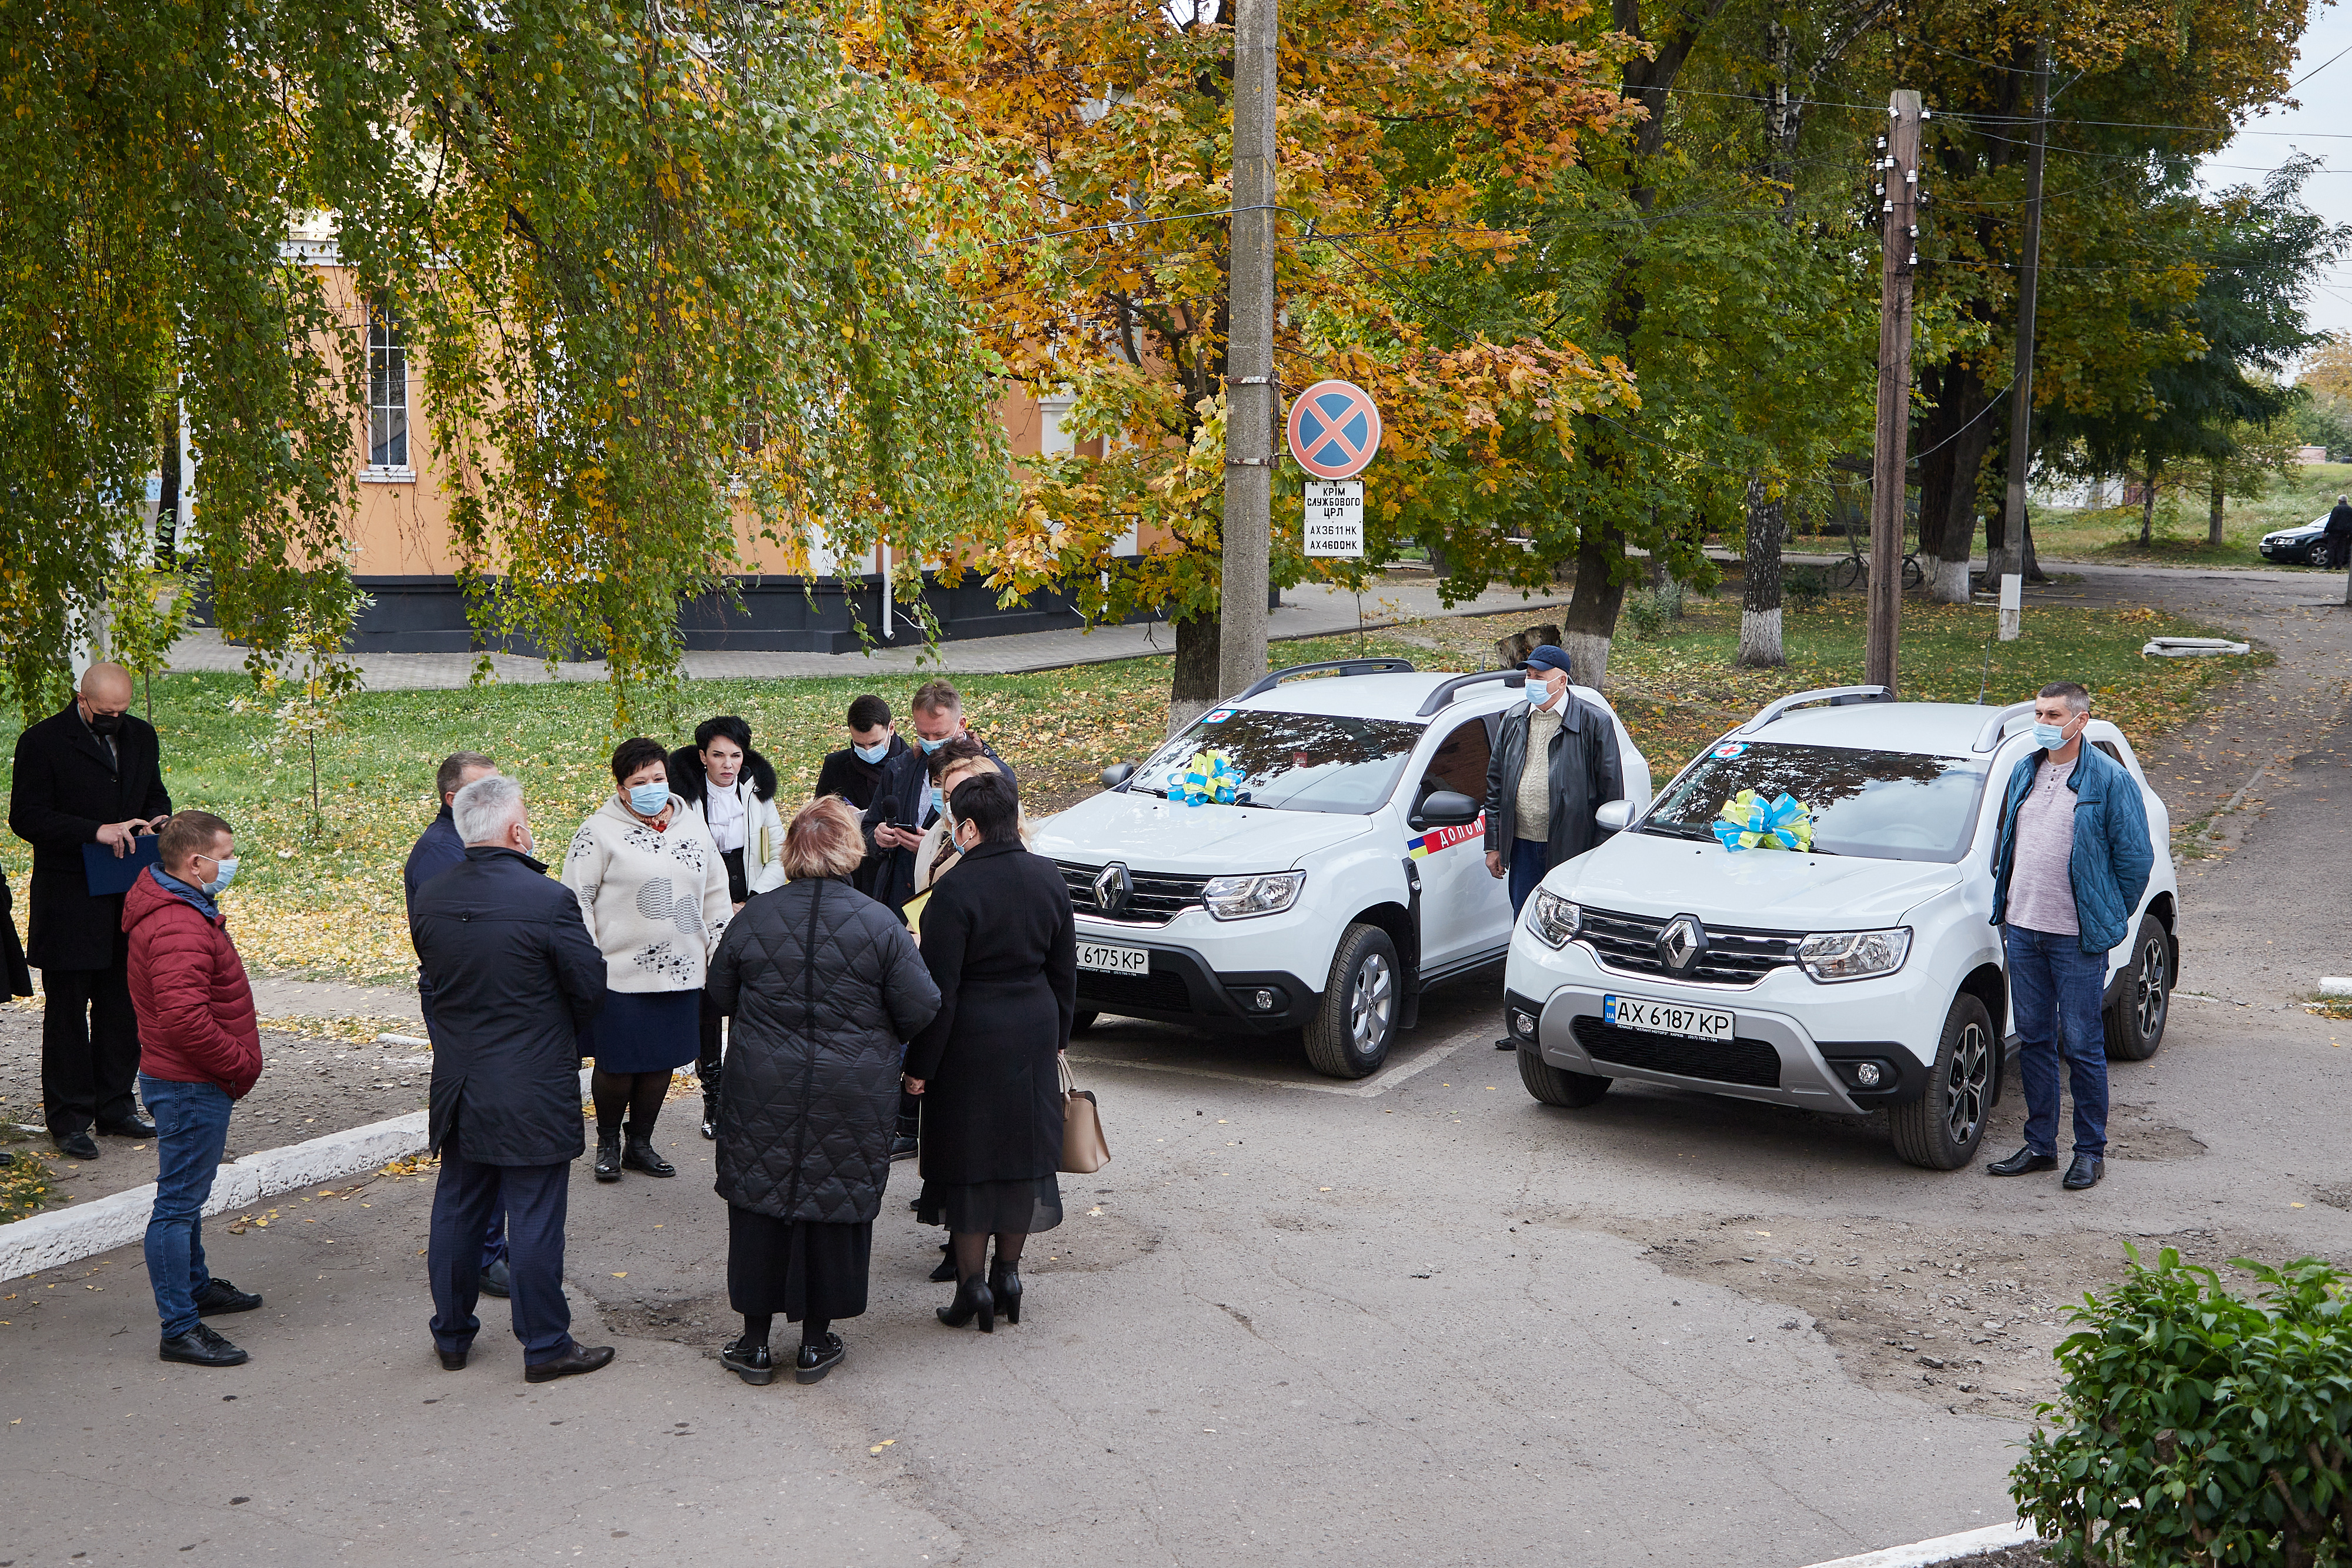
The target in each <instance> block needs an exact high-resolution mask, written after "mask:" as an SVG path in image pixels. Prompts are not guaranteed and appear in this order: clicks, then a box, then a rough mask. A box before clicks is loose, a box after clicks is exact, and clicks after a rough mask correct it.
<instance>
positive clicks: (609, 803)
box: [563, 795, 734, 993]
mask: <svg viewBox="0 0 2352 1568" xmlns="http://www.w3.org/2000/svg"><path fill="white" fill-rule="evenodd" d="M670 805H671V812H670V823H669V827H668V829H667V831H662V832H656V831H654V830H653V829H651V828H648V827H646V825H645V824H644V823H643V822H640V821H637V820H636V818H635V817H633V816H631V815H630V814H629V811H628V809H627V808H626V807H625V806H623V805H622V804H621V802H620V799H619V798H618V797H617V796H615V797H613V798H611V799H608V800H605V802H604V805H603V806H602V807H600V808H598V810H597V811H596V814H595V815H594V816H593V817H590V818H589V819H588V820H587V821H584V822H583V823H581V824H580V831H578V832H576V833H574V834H572V848H571V849H570V850H568V851H566V852H565V853H564V856H563V885H564V886H566V887H568V888H570V889H571V890H572V893H573V894H574V895H575V896H577V897H578V898H579V900H580V917H581V918H582V919H583V920H585V921H586V922H587V923H588V935H589V936H591V937H593V939H594V940H595V943H596V946H598V947H599V948H600V949H602V950H603V952H604V983H605V984H606V985H608V986H610V987H611V988H613V989H614V990H616V991H633V992H638V993H651V992H657V991H695V990H700V989H701V988H702V977H703V970H704V966H705V964H706V963H707V962H708V960H709V956H710V953H711V950H712V949H713V948H715V947H717V946H719V933H720V932H722V931H724V930H726V929H727V922H728V920H729V919H730V917H731V916H732V915H733V914H734V904H733V903H732V901H730V899H729V898H728V896H727V864H726V862H724V861H721V860H720V859H719V846H718V845H717V844H714V843H712V842H711V841H710V830H709V827H707V826H706V825H704V823H703V821H702V817H701V814H700V813H698V812H697V811H694V810H689V809H688V807H687V805H686V803H685V802H684V801H682V800H678V799H677V797H676V796H674V795H673V796H672V797H670Z"/></svg>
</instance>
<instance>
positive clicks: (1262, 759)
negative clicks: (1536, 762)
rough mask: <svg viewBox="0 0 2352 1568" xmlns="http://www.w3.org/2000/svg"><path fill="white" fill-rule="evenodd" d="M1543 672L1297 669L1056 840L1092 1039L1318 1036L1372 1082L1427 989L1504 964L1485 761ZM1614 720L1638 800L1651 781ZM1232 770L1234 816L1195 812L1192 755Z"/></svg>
mask: <svg viewBox="0 0 2352 1568" xmlns="http://www.w3.org/2000/svg"><path fill="white" fill-rule="evenodd" d="M1526 679H1527V677H1526V676H1525V674H1522V673H1521V672H1519V671H1516V670H1493V671H1487V672H1486V673H1483V674H1446V673H1442V672H1430V671H1417V670H1415V669H1414V668H1413V667H1412V664H1408V663H1407V662H1405V661H1404V660H1402V659H1347V660H1337V661H1333V662H1331V663H1328V664H1302V665H1299V666H1297V667H1296V668H1294V669H1287V670H1279V671H1276V673H1275V674H1270V675H1268V676H1267V677H1266V678H1265V679H1264V680H1262V681H1260V682H1258V683H1257V685H1254V686H1252V687H1251V688H1250V689H1249V690H1247V691H1245V692H1244V693H1243V694H1242V695H1239V696H1237V697H1235V698H1234V699H1232V700H1231V701H1229V702H1225V703H1222V704H1220V705H1218V706H1216V707H1215V708H1213V709H1212V710H1211V711H1210V712H1208V713H1207V714H1204V715H1203V716H1202V717H1201V718H1199V719H1198V720H1196V721H1195V722H1194V723H1192V725H1190V726H1188V727H1186V728H1184V729H1183V730H1181V731H1180V732H1179V733H1178V734H1177V735H1175V736H1174V737H1171V739H1170V740H1169V741H1168V742H1167V743H1166V744H1165V745H1163V746H1162V747H1160V749H1159V750H1158V751H1156V752H1154V753H1153V754H1152V756H1151V757H1150V758H1149V759H1148V760H1146V761H1145V762H1144V763H1143V765H1142V766H1141V767H1140V768H1124V767H1120V768H1109V769H1107V770H1106V771H1105V773H1104V776H1103V778H1104V782H1105V783H1106V784H1107V785H1108V786H1109V788H1108V789H1105V790H1104V791H1103V793H1101V794H1099V795H1096V796H1094V797H1092V798H1091V799H1088V800H1083V801H1081V802H1079V803H1078V804H1077V805H1076V806H1073V807H1071V808H1070V809H1069V810H1066V811H1063V812H1061V813H1060V814H1058V815H1056V816H1055V817H1052V818H1050V819H1048V820H1046V821H1044V822H1042V823H1040V824H1039V825H1038V829H1037V832H1036V836H1035V840H1034V843H1033V845H1032V847H1033V848H1034V850H1035V851H1036V852H1038V853H1039V854H1042V855H1045V856H1047V857H1049V858H1051V859H1052V860H1053V861H1054V862H1055V863H1056V864H1057V865H1059V866H1060V867H1061V870H1062V874H1063V876H1064V878H1065V879H1066V880H1067V882H1068V883H1069V888H1070V903H1071V904H1072V905H1073V906H1074V908H1075V909H1076V915H1077V935H1078V1009H1079V1013H1078V1023H1079V1026H1080V1027H1081V1028H1084V1027H1087V1026H1090V1025H1091V1024H1092V1023H1093V1021H1094V1019H1095V1018H1096V1016H1097V1014H1100V1013H1116V1014H1119V1015H1121V1016H1124V1017H1130V1018H1141V1019H1160V1020H1163V1021H1167V1022H1172V1023H1188V1024H1194V1025H1198V1026H1201V1027H1202V1028H1207V1029H1215V1030H1242V1031H1246V1032H1252V1033H1258V1034H1269V1035H1272V1034H1284V1033H1287V1032H1288V1031H1290V1030H1303V1031H1304V1034H1305V1039H1306V1047H1307V1060H1308V1061H1311V1062H1312V1063H1313V1064H1314V1065H1315V1067H1316V1068H1317V1069H1318V1071H1323V1072H1326V1073H1329V1074H1331V1075H1332V1076H1334V1077H1339V1078H1361V1077H1363V1076H1365V1075H1366V1074H1368V1073H1370V1072H1373V1071H1377V1070H1378V1069H1379V1067H1380V1065H1381V1062H1382V1061H1385V1060H1386V1059H1387V1056H1388V1053H1389V1047H1390V1045H1391V1043H1392V1042H1393V1041H1394V1040H1395V1037H1396V1031H1397V1030H1400V1029H1410V1028H1412V1025H1413V1022H1414V1019H1415V1016H1416V1012H1417V1009H1418V1007H1419V1002H1420V997H1421V993H1422V991H1423V988H1426V987H1428V986H1430V985H1433V984H1434V983H1436V982H1437V981H1439V980H1442V979H1444V978H1446V977H1450V976H1454V975H1460V974H1463V973H1465V972H1466V971H1469V970H1472V969H1475V968H1477V967H1480V966H1482V965H1487V964H1492V963H1494V962H1495V961H1496V960H1497V959H1499V958H1501V957H1502V956H1504V954H1505V953H1506V952H1507V950H1508V948H1509V946H1510V941H1511V906H1510V899H1509V895H1508V894H1507V890H1506V888H1505V886H1504V884H1503V883H1502V882H1501V881H1499V880H1497V879H1496V877H1494V876H1493V875H1491V874H1490V873H1488V872H1487V870H1486V841H1485V840H1486V822H1485V797H1486V763H1487V759H1488V758H1489V757H1490V755H1491V754H1492V752H1493V749H1494V745H1495V737H1496V733H1497V731H1498V729H1499V727H1500V722H1501V716H1502V714H1503V711H1504V710H1505V709H1506V708H1507V707H1509V706H1510V705H1511V704H1513V703H1515V702H1517V701H1518V700H1519V699H1520V698H1521V697H1522V696H1523V695H1525V686H1526ZM1571 689H1573V690H1574V691H1575V692H1576V694H1577V695H1579V696H1580V697H1582V698H1583V699H1584V700H1585V701H1587V702H1589V703H1591V704H1593V705H1594V706H1597V707H1599V708H1600V709H1601V711H1602V712H1604V713H1608V714H1609V715H1610V720H1611V722H1612V724H1613V725H1615V727H1616V731H1617V745H1618V749H1619V751H1620V752H1621V754H1622V762H1623V770H1624V778H1625V789H1626V794H1627V797H1628V801H1629V803H1630V805H1631V806H1632V807H1633V809H1635V810H1639V809H1640V808H1643V807H1646V806H1647V805H1648V804H1649V801H1650V768H1649V764H1648V763H1647V762H1646V761H1644V760H1643V757H1642V753H1641V751H1640V750H1639V749H1638V748H1637V747H1635V746H1634V745H1633V737H1631V736H1630V735H1628V734H1626V733H1625V727H1624V725H1623V724H1622V723H1620V722H1618V720H1617V718H1616V715H1615V714H1614V712H1612V710H1611V709H1610V708H1609V706H1608V705H1607V704H1606V703H1604V702H1602V701H1601V696H1600V694H1599V693H1597V692H1594V691H1592V690H1591V689H1589V688H1587V687H1583V686H1577V687H1573V688H1571ZM1206 751H1222V752H1223V753H1225V754H1226V755H1227V756H1228V757H1229V758H1231V759H1232V761H1233V766H1234V775H1233V777H1232V780H1231V783H1232V793H1233V795H1234V800H1233V803H1231V804H1229V805H1220V804H1206V805H1188V804H1184V803H1183V801H1184V798H1185V796H1184V790H1183V788H1182V785H1183V780H1184V778H1185V775H1186V773H1187V771H1188V769H1189V768H1191V765H1192V762H1193V759H1194V758H1196V757H1197V756H1199V755H1200V754H1202V753H1203V752H1206Z"/></svg>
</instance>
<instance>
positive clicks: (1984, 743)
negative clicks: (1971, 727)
mask: <svg viewBox="0 0 2352 1568" xmlns="http://www.w3.org/2000/svg"><path fill="white" fill-rule="evenodd" d="M2032 711H2033V705H2032V703H2011V704H2010V705H2009V706H2007V707H2005V708H2003V709H2001V710H2000V712H1999V713H1997V714H1995V715H1993V716H1991V717H1990V718H1989V719H1987V720H1985V722H1984V727H1983V728H1982V729H1980V730H1979V731H1977V743H1976V744H1975V745H1974V746H1972V747H1969V750H1971V751H1998V750H1999V749H2000V732H2001V731H2002V730H2004V729H2007V728H2008V727H2009V721H2010V720H2011V719H2013V718H2022V717H2023V716H2025V715H2027V714H2030V713H2032Z"/></svg>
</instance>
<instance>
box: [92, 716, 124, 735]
mask: <svg viewBox="0 0 2352 1568" xmlns="http://www.w3.org/2000/svg"><path fill="white" fill-rule="evenodd" d="M89 727H90V730H91V732H92V733H93V734H97V735H112V734H114V733H115V732H116V731H117V730H119V729H121V727H122V716H121V714H119V713H94V714H92V715H90V716H89Z"/></svg>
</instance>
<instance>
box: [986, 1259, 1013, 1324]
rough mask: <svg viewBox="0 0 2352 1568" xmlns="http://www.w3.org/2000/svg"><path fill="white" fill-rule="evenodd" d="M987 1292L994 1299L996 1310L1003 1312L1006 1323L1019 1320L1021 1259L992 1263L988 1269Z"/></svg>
mask: <svg viewBox="0 0 2352 1568" xmlns="http://www.w3.org/2000/svg"><path fill="white" fill-rule="evenodd" d="M988 1293H989V1294H990V1295H991V1296H992V1297H993V1298H994V1299H995V1301H996V1310H997V1311H999V1312H1003V1314H1004V1321H1005V1322H1008V1323H1017V1322H1020V1321H1021V1260H1019V1259H1018V1258H1016V1259H1014V1260H1013V1261H1012V1262H1010V1263H996V1264H992V1265H990V1267H989V1270H988Z"/></svg>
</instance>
